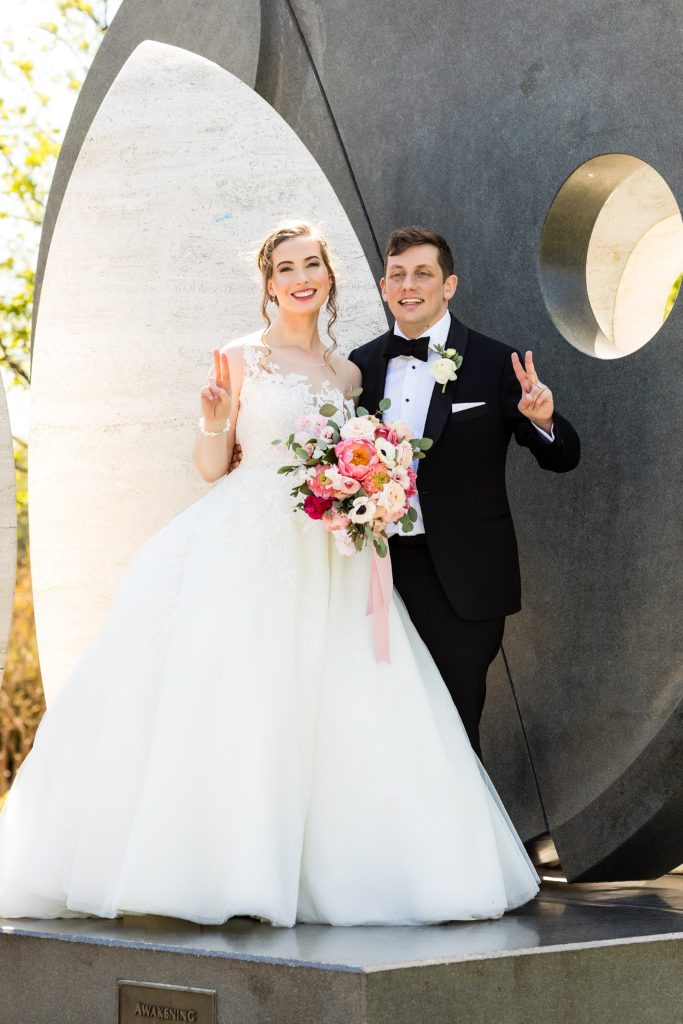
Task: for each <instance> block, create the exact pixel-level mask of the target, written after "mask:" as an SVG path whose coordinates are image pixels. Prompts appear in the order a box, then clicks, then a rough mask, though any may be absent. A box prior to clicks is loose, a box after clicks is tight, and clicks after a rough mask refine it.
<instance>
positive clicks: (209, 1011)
mask: <svg viewBox="0 0 683 1024" xmlns="http://www.w3.org/2000/svg"><path fill="white" fill-rule="evenodd" d="M118 985H119V1024H141V1022H142V1021H144V1020H152V1021H160V1020H165V1021H175V1022H182V1024H216V993H215V991H213V989H208V988H185V987H183V986H182V985H153V984H151V983H150V982H148V981H120V982H119V983H118Z"/></svg>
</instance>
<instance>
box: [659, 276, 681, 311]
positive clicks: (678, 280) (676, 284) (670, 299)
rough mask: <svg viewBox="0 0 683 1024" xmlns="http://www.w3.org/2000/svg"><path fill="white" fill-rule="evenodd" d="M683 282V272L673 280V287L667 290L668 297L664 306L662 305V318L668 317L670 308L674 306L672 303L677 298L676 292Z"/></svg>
mask: <svg viewBox="0 0 683 1024" xmlns="http://www.w3.org/2000/svg"><path fill="white" fill-rule="evenodd" d="M682 283H683V273H682V274H679V275H678V277H677V278H676V280H675V281H674V284H673V288H672V289H671V291H670V292H669V297H668V299H667V300H666V306H665V307H664V319H665V320H666V318H667V317H668V315H669V313H670V312H671V310H672V309H673V308H674V303H675V301H676V299H677V298H678V293H679V291H680V290H681V284H682Z"/></svg>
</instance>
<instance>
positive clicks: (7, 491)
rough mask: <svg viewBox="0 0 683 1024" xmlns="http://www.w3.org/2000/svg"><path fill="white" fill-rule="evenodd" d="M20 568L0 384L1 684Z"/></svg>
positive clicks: (9, 434) (9, 444) (10, 457)
mask: <svg viewBox="0 0 683 1024" xmlns="http://www.w3.org/2000/svg"><path fill="white" fill-rule="evenodd" d="M16 572H17V501H16V483H15V475H14V450H13V447H12V432H11V430H10V422H9V414H8V412H7V400H6V398H5V389H4V387H3V386H2V384H0V686H1V685H2V676H3V672H4V670H5V660H6V658H7V645H8V643H9V634H10V628H11V626H12V606H13V603H14V581H15V578H16Z"/></svg>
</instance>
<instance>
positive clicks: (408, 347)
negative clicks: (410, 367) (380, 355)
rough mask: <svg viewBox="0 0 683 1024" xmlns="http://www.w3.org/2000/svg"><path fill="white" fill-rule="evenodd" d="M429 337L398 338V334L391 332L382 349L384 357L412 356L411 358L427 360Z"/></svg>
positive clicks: (424, 361)
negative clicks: (412, 339) (385, 345)
mask: <svg viewBox="0 0 683 1024" xmlns="http://www.w3.org/2000/svg"><path fill="white" fill-rule="evenodd" d="M428 347H429V338H428V337H427V338H416V339H415V340H414V341H411V339H410V338H400V337H399V336H398V334H392V336H391V337H390V338H389V341H388V343H387V347H386V348H385V350H384V358H385V359H393V358H394V356H412V358H413V359H421V360H422V362H423V363H426V362H427V349H428Z"/></svg>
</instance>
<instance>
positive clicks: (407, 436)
mask: <svg viewBox="0 0 683 1024" xmlns="http://www.w3.org/2000/svg"><path fill="white" fill-rule="evenodd" d="M388 426H389V427H391V429H392V430H393V432H394V433H395V434H398V437H399V440H401V441H410V440H411V438H412V437H413V429H412V427H411V426H410V424H409V423H406V422H404V420H396V422H395V423H389V424H388Z"/></svg>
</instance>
